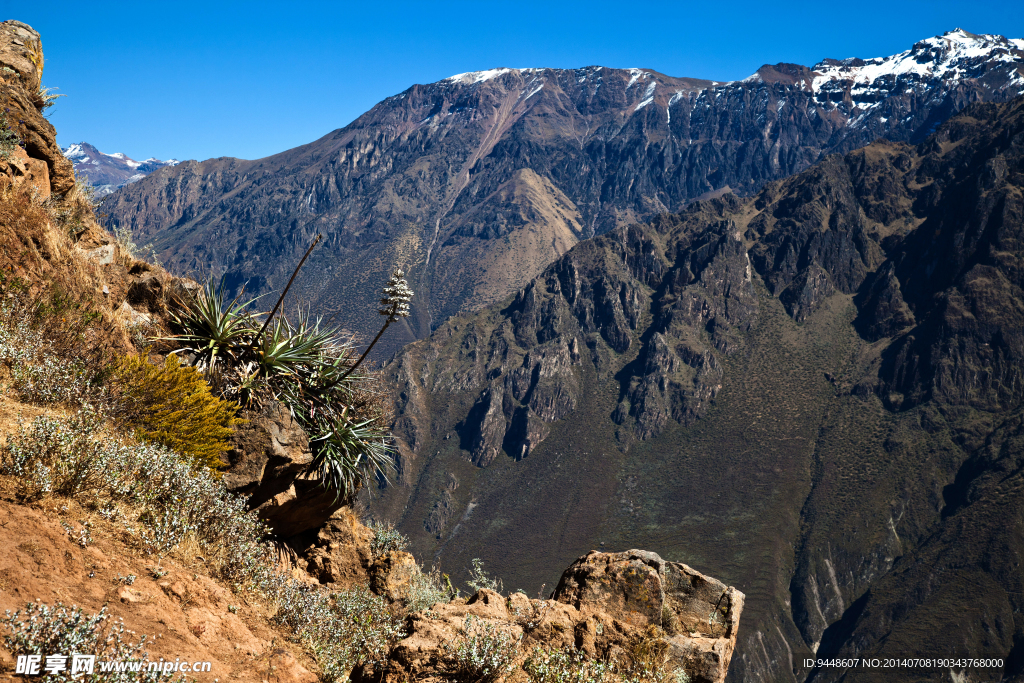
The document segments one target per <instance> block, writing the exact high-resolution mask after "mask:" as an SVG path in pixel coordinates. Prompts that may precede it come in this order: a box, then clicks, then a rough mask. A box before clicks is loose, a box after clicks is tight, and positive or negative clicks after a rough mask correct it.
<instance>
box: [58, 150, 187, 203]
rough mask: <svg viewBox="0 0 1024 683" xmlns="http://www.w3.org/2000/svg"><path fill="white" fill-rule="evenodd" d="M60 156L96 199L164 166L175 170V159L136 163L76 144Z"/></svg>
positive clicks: (125, 156) (120, 153)
mask: <svg viewBox="0 0 1024 683" xmlns="http://www.w3.org/2000/svg"><path fill="white" fill-rule="evenodd" d="M62 151H63V152H64V156H65V157H66V158H67V159H68V160H69V161H71V162H72V163H73V164H74V165H75V171H76V172H78V173H82V174H85V175H86V176H88V178H89V182H90V183H91V184H92V186H93V187H94V188H95V190H96V196H98V197H103V196H105V195H108V194H110V193H111V192H113V191H114V190H116V189H117V188H119V187H123V186H124V185H127V184H129V183H134V182H135V181H136V180H141V179H142V178H144V177H146V176H147V175H148V174H150V173H152V172H153V171H155V170H157V169H159V168H163V167H164V166H176V165H177V164H178V163H180V162H179V161H178V160H177V159H168V160H167V161H161V160H160V159H155V158H152V157H150V158H149V159H146V160H145V161H136V160H135V159H132V158H131V157H130V156H128V155H127V154H125V153H124V152H114V153H112V154H107V153H105V152H101V151H100V150H98V149H97V148H96V147H95V146H93V145H91V144H89V143H88V142H76V143H74V144H72V145H68V146H67V147H66V148H65V149H63V150H62Z"/></svg>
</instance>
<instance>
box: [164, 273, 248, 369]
mask: <svg viewBox="0 0 1024 683" xmlns="http://www.w3.org/2000/svg"><path fill="white" fill-rule="evenodd" d="M243 292H244V290H243ZM243 292H239V293H238V296H236V297H235V298H234V299H232V300H231V302H230V303H228V305H227V306H225V305H224V299H225V298H226V294H225V288H224V281H223V280H221V281H220V283H217V282H215V281H214V280H213V279H212V278H211V279H210V280H207V281H206V283H205V284H204V285H203V287H202V289H200V290H199V291H198V292H196V293H194V294H193V293H191V292H189V293H188V294H186V295H185V297H184V298H182V299H181V300H179V301H178V304H179V306H178V309H179V310H177V311H174V310H172V311H171V313H170V316H171V321H172V322H173V323H174V324H175V325H177V326H178V328H180V329H181V330H183V332H182V334H180V335H177V336H174V337H166V338H165V339H166V340H167V341H174V342H178V343H180V344H183V345H184V346H183V348H181V349H179V351H184V352H192V353H195V354H196V360H195V362H194V365H195V366H196V368H197V369H199V370H201V371H203V372H206V373H207V374H212V373H213V372H214V371H215V366H216V364H217V359H218V357H221V358H225V359H226V360H227V362H236V363H237V362H239V361H241V360H242V358H241V352H242V350H243V349H244V348H246V347H247V346H248V345H249V343H250V340H251V338H252V336H253V334H254V332H255V330H254V325H253V323H254V317H253V314H251V313H250V312H249V310H248V309H249V306H250V305H251V304H253V303H254V302H255V301H256V300H257V299H259V298H260V297H254V298H253V299H250V300H249V301H247V302H245V303H239V299H241V298H242V294H243Z"/></svg>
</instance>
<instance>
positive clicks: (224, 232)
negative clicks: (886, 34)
mask: <svg viewBox="0 0 1024 683" xmlns="http://www.w3.org/2000/svg"><path fill="white" fill-rule="evenodd" d="M1022 47H1024V42H1022V41H1011V40H1006V39H1005V38H1002V37H999V36H976V35H972V34H969V33H965V32H963V31H960V30H957V31H952V32H950V33H947V34H945V35H943V36H939V37H936V38H931V39H928V40H925V41H922V42H920V43H918V44H916V45H914V47H913V48H912V49H911V50H908V51H907V52H904V53H901V54H899V55H895V56H893V57H887V58H884V59H872V60H861V59H850V60H844V61H837V60H826V61H824V62H822V63H820V64H818V65H816V66H815V67H814V68H813V69H812V68H807V67H804V66H799V65H792V64H777V65H775V66H765V67H762V68H761V69H760V70H759V71H758V72H757V73H756V74H754V75H753V76H751V77H750V78H748V79H745V80H744V81H738V82H732V83H715V82H712V81H702V80H695V79H689V78H672V77H669V76H665V75H663V74H660V73H657V72H654V71H650V70H645V69H608V68H603V67H588V68H584V69H575V70H558V69H522V70H520V69H493V70H491V71H481V72H475V73H468V74H461V75H458V76H454V77H452V78H448V79H445V80H443V81H439V82H437V83H432V84H430V85H416V86H413V87H411V88H409V89H408V90H406V91H405V92H403V93H401V94H399V95H396V96H394V97H389V98H388V99H386V100H384V101H383V102H381V103H380V104H378V105H377V106H375V107H374V108H373V109H371V110H370V111H369V112H367V113H366V114H364V115H363V116H361V117H360V118H359V119H357V120H356V121H355V122H353V123H352V124H351V125H349V126H347V127H345V128H343V129H341V130H338V131H335V132H333V133H330V134H329V135H327V136H325V137H323V138H321V139H320V140H317V141H316V142H313V143H311V144H309V145H305V146H303V147H299V148H296V149H293V150H290V151H287V152H284V153H282V154H278V155H276V156H273V157H268V158H266V159H260V160H256V161H243V160H239V159H230V158H221V159H211V160H209V161H205V162H202V163H198V162H185V163H182V164H180V165H178V166H176V167H174V168H166V169H161V170H160V171H157V172H156V173H153V174H152V175H150V176H148V177H146V178H144V179H142V180H141V181H139V182H137V183H133V184H132V185H129V186H127V187H124V188H122V189H121V190H119V191H118V192H117V193H115V194H114V195H113V196H111V198H110V199H109V200H108V201H107V202H106V203H105V204H104V212H105V213H107V214H108V215H109V218H108V219H107V224H108V227H110V228H117V227H121V228H130V229H131V231H132V232H133V233H134V234H135V236H136V241H138V242H139V243H140V244H142V243H150V242H153V243H155V245H156V246H157V249H158V251H159V253H160V256H161V258H162V259H164V260H165V261H167V262H168V263H170V264H171V265H172V266H173V267H174V268H177V269H179V270H187V269H191V268H196V269H212V270H213V271H215V272H217V273H223V274H225V275H226V276H227V278H228V281H229V283H230V284H231V285H232V286H234V287H236V288H237V287H238V286H240V285H241V283H243V282H248V283H249V290H250V291H256V292H265V291H270V290H279V289H280V288H281V287H283V285H284V284H285V282H286V281H287V278H288V277H289V275H290V274H291V270H292V268H293V267H294V266H295V264H296V263H297V262H298V260H299V258H300V257H301V255H302V253H303V251H304V250H305V248H306V246H307V245H308V244H309V242H310V240H311V239H312V237H313V236H314V235H316V234H317V233H318V232H322V233H323V234H324V242H323V245H322V246H321V247H318V250H317V251H316V252H314V254H313V256H312V257H311V261H310V263H309V265H307V267H306V269H305V271H304V273H303V274H302V276H301V277H300V280H299V281H298V291H299V294H300V296H301V298H303V299H305V300H306V301H309V302H310V303H312V304H314V306H315V307H316V308H317V309H319V310H324V311H329V312H334V313H343V318H344V319H345V320H346V321H348V322H349V323H350V324H351V325H352V326H353V327H354V329H355V330H357V331H359V332H361V333H363V334H364V335H365V334H371V333H373V332H374V331H375V330H376V327H377V325H378V321H377V320H376V315H375V308H374V306H373V305H372V304H373V302H374V299H375V297H376V296H377V294H376V289H377V287H378V286H379V285H380V284H382V283H383V282H384V281H385V279H386V276H387V274H388V272H389V271H390V269H391V268H392V267H394V266H395V265H399V266H402V267H404V268H405V269H406V270H408V271H410V272H411V274H412V277H411V282H412V285H413V288H414V289H415V290H416V292H417V298H416V300H415V301H414V303H413V308H414V315H413V317H412V318H410V319H408V322H407V324H406V326H405V328H404V329H403V330H401V331H400V332H399V333H395V334H392V333H391V332H389V335H390V337H389V339H388V343H390V347H388V348H390V349H391V350H394V349H395V348H397V347H398V346H399V345H401V344H402V343H405V342H407V341H409V340H411V339H414V338H417V337H423V336H425V335H426V334H428V333H429V332H430V330H431V329H433V328H435V327H436V326H437V325H439V324H440V323H441V322H442V321H444V320H445V319H447V318H448V317H449V316H451V315H454V314H457V313H460V312H470V311H475V310H479V309H480V308H482V307H484V306H486V305H489V304H492V303H495V302H498V301H501V300H503V299H504V298H505V297H506V296H508V295H509V294H511V293H513V292H515V291H517V290H518V289H520V288H522V287H523V286H525V285H526V284H527V283H528V282H529V281H530V280H531V279H532V278H534V277H535V276H537V275H538V274H539V273H540V272H541V271H542V270H543V269H544V268H545V267H546V266H547V265H548V264H549V263H551V262H552V261H553V260H555V259H556V258H558V257H559V256H560V255H562V254H564V253H565V252H566V251H567V250H568V249H570V248H571V247H572V246H573V245H575V244H576V243H577V242H579V241H580V240H581V239H585V238H589V237H592V236H594V235H599V234H604V233H607V232H609V231H611V230H613V229H615V228H617V227H621V226H623V225H628V224H630V223H633V222H635V221H637V220H642V219H647V218H649V217H651V216H654V215H657V214H659V213H663V212H666V211H678V210H680V209H681V208H682V207H684V206H685V205H686V203H687V202H689V201H691V200H693V199H695V198H699V197H707V196H712V195H714V194H715V193H722V192H725V191H728V190H732V191H734V192H736V193H738V194H740V195H749V194H752V193H754V192H756V191H757V190H758V189H759V188H760V187H761V186H762V185H763V184H764V183H766V182H768V181H771V180H776V179H779V178H783V177H786V176H789V175H791V174H793V173H795V172H798V171H801V170H804V169H805V168H807V167H808V166H810V165H811V164H813V163H815V162H816V161H818V160H819V159H820V158H821V156H822V154H824V153H829V152H833V151H841V152H842V151H848V150H851V149H854V148H857V147H860V146H863V145H865V144H867V143H869V142H871V141H872V140H874V139H876V138H878V137H880V136H885V137H888V138H889V139H892V140H897V141H909V142H912V143H916V142H920V141H921V140H923V139H924V138H925V137H926V136H927V135H928V134H929V133H931V132H932V131H933V130H934V129H935V127H936V126H937V125H938V124H939V123H940V122H941V121H944V120H945V119H947V118H948V117H949V116H951V115H952V114H953V113H954V112H956V111H959V110H960V109H961V108H962V107H964V106H965V105H967V104H969V103H971V102H977V101H1003V100H1006V99H1009V98H1010V97H1012V96H1014V95H1016V94H1018V93H1019V92H1022V91H1024V75H1022V64H1024V52H1022V51H1021V48H1022ZM609 296H610V295H609ZM688 367H689V366H688ZM709 372H713V371H712V370H709Z"/></svg>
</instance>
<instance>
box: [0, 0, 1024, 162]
mask: <svg viewBox="0 0 1024 683" xmlns="http://www.w3.org/2000/svg"><path fill="white" fill-rule="evenodd" d="M0 19H18V20H20V21H24V22H25V23H28V24H30V25H32V26H33V27H34V28H35V29H36V30H38V31H39V32H40V33H41V34H42V36H43V48H44V52H45V57H46V66H45V72H44V75H43V82H44V84H46V85H48V86H51V87H57V88H59V92H61V93H64V94H66V95H67V97H65V98H61V99H60V100H58V102H57V104H56V106H55V107H53V109H51V110H50V111H51V112H52V113H51V114H50V120H51V121H52V122H53V124H54V125H55V126H56V127H57V130H58V141H59V142H60V143H61V145H63V146H67V145H69V144H71V143H73V142H79V141H87V142H91V143H92V144H94V145H96V146H97V147H99V148H100V149H101V150H102V151H104V152H108V153H110V152H124V153H126V154H128V155H129V156H131V157H134V158H136V159H143V158H147V157H151V156H152V157H157V158H161V159H167V158H171V157H176V158H178V159H206V158H210V157H217V156H236V157H242V158H246V159H254V158H259V157H263V156H267V155H270V154H274V153H276V152H280V151H283V150H286V149H289V148H291V147H295V146H297V145H301V144H304V143H306V142H310V141H312V140H315V139H317V138H319V137H321V136H323V135H325V134H327V133H328V132H330V131H332V130H334V129H336V128H340V127H343V126H345V125H346V124H348V123H349V122H351V121H352V120H353V119H354V118H355V117H357V116H358V115H359V114H361V113H362V112H364V111H366V110H367V109H369V108H370V107H372V106H373V105H374V104H375V103H376V102H378V101H380V100H381V99H383V98H384V97H387V96H389V95H393V94H395V93H399V92H401V91H403V90H405V89H406V88H408V87H409V86H410V85H412V84H413V83H429V82H432V81H436V80H439V79H441V78H445V77H447V76H450V75H452V74H456V73H460V72H463V71H477V70H481V69H488V68H493V67H498V66H508V67H563V68H572V67H580V66H588V65H593V64H599V65H602V66H611V67H642V68H652V69H655V70H657V71H661V72H663V73H666V74H669V75H672V76H693V77H699V78H710V79H715V80H731V79H737V78H744V77H746V76H748V75H750V74H751V73H753V72H754V71H755V70H756V69H757V68H758V67H759V66H760V65H762V64H765V63H776V62H796V63H801V64H807V65H812V64H814V63H815V62H817V61H818V60H820V59H821V58H823V57H836V58H843V57H853V56H857V57H876V56H882V55H889V54H894V53H897V52H901V51H903V50H906V49H908V48H909V47H910V46H911V45H912V44H913V43H914V42H915V41H917V40H920V39H922V38H926V37H929V36H932V35H937V34H939V33H942V32H943V31H947V30H951V29H953V28H956V27H958V26H959V27H962V28H964V29H966V30H968V31H971V32H974V33H1000V34H1003V35H1006V36H1008V37H1011V38H1022V37H1024V2H1020V0H1014V1H1013V2H981V1H976V2H941V1H939V2H935V1H929V2H918V1H914V2H898V1H893V0H889V1H887V2H876V1H875V0H865V1H863V2H820V1H819V2H780V1H778V0H764V1H762V2H747V1H741V2H720V1H719V2H701V3H691V2H671V3H670V2H632V3H630V2H621V1H620V2H601V1H592V2H559V1H558V0H548V1H547V2H534V1H532V0H527V1H520V2H500V3H491V2H443V1H440V0H439V1H436V2H398V1H396V2H387V3H382V4H377V3H367V2H359V3H346V2H288V3H280V2H278V3H262V2H245V3H242V2H238V3H235V2H219V1H218V0H208V1H207V2H189V1H184V2H163V1H160V0H155V1H154V0H148V1H147V0H143V1H142V2H139V1H135V2H124V3H117V2H102V1H101V2H94V3H84V2H81V1H78V2H48V1H47V0H36V1H35V2H25V1H24V0H17V1H10V0H0Z"/></svg>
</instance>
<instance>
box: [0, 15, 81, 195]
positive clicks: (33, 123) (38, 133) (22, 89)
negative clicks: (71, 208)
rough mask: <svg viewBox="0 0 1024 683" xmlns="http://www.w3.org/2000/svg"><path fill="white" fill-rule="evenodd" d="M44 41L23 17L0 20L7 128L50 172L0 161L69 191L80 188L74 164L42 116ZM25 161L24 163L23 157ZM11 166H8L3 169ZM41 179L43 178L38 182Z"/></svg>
mask: <svg viewBox="0 0 1024 683" xmlns="http://www.w3.org/2000/svg"><path fill="white" fill-rule="evenodd" d="M42 77H43V43H42V40H41V39H40V37H39V34H38V33H37V32H36V31H35V30H33V29H32V27H31V26H29V25H27V24H23V23H21V22H20V21H13V20H12V21H5V22H3V23H0V99H3V100H4V102H5V107H4V112H3V115H4V119H6V122H5V126H4V127H5V128H6V129H8V130H10V131H12V132H14V133H15V134H16V135H17V136H18V138H19V139H20V141H21V143H23V144H22V145H21V146H22V147H23V150H24V152H25V153H26V156H27V157H28V158H29V159H30V160H38V161H42V162H44V163H45V164H46V170H45V171H43V170H42V169H41V168H38V167H36V165H35V164H32V163H31V161H30V162H29V164H28V166H29V167H28V168H27V169H25V170H21V169H18V168H17V165H18V162H17V161H15V163H14V164H12V163H10V162H3V161H0V174H5V175H7V176H8V177H11V176H12V175H13V176H15V177H17V176H18V175H20V174H24V175H30V174H31V175H32V176H35V177H36V178H37V179H38V178H41V177H42V176H43V174H45V177H46V179H47V181H48V182H49V185H50V188H49V190H47V191H46V192H45V193H46V194H47V195H48V194H49V192H50V191H52V192H54V193H56V194H60V195H63V194H66V193H67V192H69V191H70V190H71V189H72V188H74V186H75V174H74V168H73V166H72V165H71V162H70V161H68V160H67V159H66V158H64V155H63V154H62V153H61V151H60V147H59V146H58V145H57V131H56V130H55V129H54V127H53V125H51V124H50V122H49V121H48V120H46V118H45V117H44V116H43V114H42V112H43V109H44V108H45V104H46V101H45V99H44V97H43V91H42ZM22 163H25V160H24V158H23V159H22ZM5 166H6V168H4V167H5ZM37 182H39V181H38V180H37Z"/></svg>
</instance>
